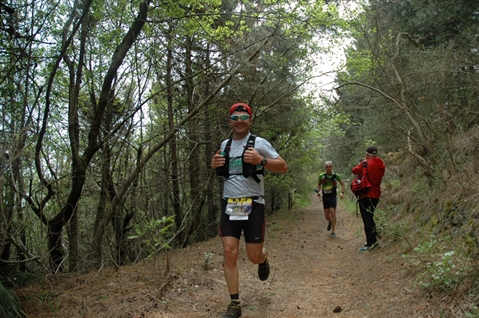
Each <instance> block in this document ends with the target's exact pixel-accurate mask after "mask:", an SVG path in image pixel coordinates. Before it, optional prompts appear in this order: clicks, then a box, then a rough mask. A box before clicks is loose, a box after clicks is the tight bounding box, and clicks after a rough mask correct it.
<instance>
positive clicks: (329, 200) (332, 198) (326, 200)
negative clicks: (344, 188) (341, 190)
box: [323, 194, 338, 209]
mask: <svg viewBox="0 0 479 318" xmlns="http://www.w3.org/2000/svg"><path fill="white" fill-rule="evenodd" d="M337 204H338V199H337V197H336V194H325V195H323V208H325V209H329V208H335V209H336V205H337Z"/></svg>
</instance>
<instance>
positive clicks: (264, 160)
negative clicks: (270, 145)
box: [261, 157, 268, 167]
mask: <svg viewBox="0 0 479 318" xmlns="http://www.w3.org/2000/svg"><path fill="white" fill-rule="evenodd" d="M267 163H268V161H267V160H266V158H265V157H263V160H261V165H262V166H263V167H264V166H266V164H267Z"/></svg>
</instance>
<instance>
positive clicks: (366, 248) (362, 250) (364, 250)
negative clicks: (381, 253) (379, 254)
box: [359, 242, 379, 252]
mask: <svg viewBox="0 0 479 318" xmlns="http://www.w3.org/2000/svg"><path fill="white" fill-rule="evenodd" d="M378 247H379V243H378V242H376V243H374V244H373V245H371V246H369V245H367V244H366V245H364V246H363V247H361V248H360V249H359V251H360V252H366V251H372V250H374V249H376V248H378Z"/></svg>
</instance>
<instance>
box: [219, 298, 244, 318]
mask: <svg viewBox="0 0 479 318" xmlns="http://www.w3.org/2000/svg"><path fill="white" fill-rule="evenodd" d="M238 317H241V305H240V303H239V302H238V301H232V302H231V303H230V304H229V305H228V309H226V313H225V314H224V315H223V316H221V318H238Z"/></svg>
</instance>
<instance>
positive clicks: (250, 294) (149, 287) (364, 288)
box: [20, 197, 432, 318]
mask: <svg viewBox="0 0 479 318" xmlns="http://www.w3.org/2000/svg"><path fill="white" fill-rule="evenodd" d="M337 216H338V225H337V228H336V234H337V238H335V239H333V238H330V236H329V232H327V231H326V226H327V223H326V221H325V220H324V217H323V212H322V208H321V207H320V202H319V201H318V200H317V198H313V197H312V204H311V205H310V206H309V207H307V208H305V209H303V210H301V211H300V212H294V213H293V212H284V213H278V214H275V215H271V216H269V217H268V218H267V230H266V231H267V236H266V247H267V248H268V251H269V255H270V264H271V276H270V278H269V279H268V280H267V281H266V282H261V281H260V280H259V279H258V277H257V266H255V265H252V264H251V263H250V262H249V261H248V260H247V258H246V254H245V252H244V243H242V246H241V252H240V260H239V269H240V295H241V301H242V305H243V317H245V318H246V317H261V318H264V317H274V318H276V317H338V318H340V317H368V318H369V317H370V318H373V317H374V318H375V317H381V318H382V317H432V316H430V315H428V314H427V313H428V302H427V300H426V299H424V298H423V297H422V296H421V295H420V294H419V292H418V291H417V289H416V288H415V287H414V285H413V278H411V277H408V276H406V275H405V273H404V271H403V269H402V267H401V266H402V264H403V260H402V259H401V257H400V255H397V253H396V251H395V250H394V249H395V247H394V246H392V245H388V244H387V243H382V244H381V248H379V249H377V250H374V251H371V252H359V251H358V249H359V248H360V247H361V246H362V245H363V244H364V234H363V231H362V222H361V220H360V219H357V218H356V217H355V216H354V215H352V214H350V213H347V212H345V211H344V209H343V208H342V207H341V206H339V208H338V212H337ZM206 255H210V256H211V258H210V260H209V261H208V262H207V265H208V266H207V268H206V269H205V267H206V262H205V259H206ZM164 259H165V258H164V257H161V258H158V259H156V260H149V261H144V262H141V263H139V264H135V265H132V266H125V267H121V268H120V269H118V270H116V271H115V270H112V269H107V270H102V271H101V272H100V273H91V274H85V275H77V276H67V277H63V278H62V279H59V280H58V281H57V282H50V284H51V285H50V287H49V289H50V290H51V291H50V293H52V294H53V296H52V299H51V301H50V303H47V304H45V303H43V304H41V305H38V306H35V307H30V308H27V309H28V310H29V311H30V313H32V315H31V316H30V317H54V316H55V315H52V309H51V308H52V304H53V305H54V306H53V308H55V310H54V311H55V313H56V317H72V318H73V317H135V316H137V317H184V318H186V317H220V316H221V314H222V313H223V311H224V310H225V308H226V306H227V304H228V302H229V296H228V292H227V288H226V284H225V281H224V278H223V271H222V248H221V241H220V239H219V238H214V239H211V240H209V241H207V242H204V243H200V244H196V245H194V246H190V247H188V248H185V249H182V250H179V251H174V252H173V253H172V254H171V257H170V264H171V268H170V271H169V273H170V274H169V276H168V277H165V276H162V275H161V273H163V272H165V263H166V262H165V261H164ZM44 286H45V285H44ZM43 288H45V287H43ZM47 288H48V287H47ZM44 292H45V291H43V293H44ZM36 293H38V289H35V288H33V287H31V288H28V289H25V290H24V291H22V294H21V295H20V296H22V295H23V297H24V298H25V297H29V299H31V298H30V297H34V296H33V294H36ZM339 307H340V309H341V310H340V312H334V311H335V308H336V311H337V310H338V309H339ZM33 313H34V314H33Z"/></svg>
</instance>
